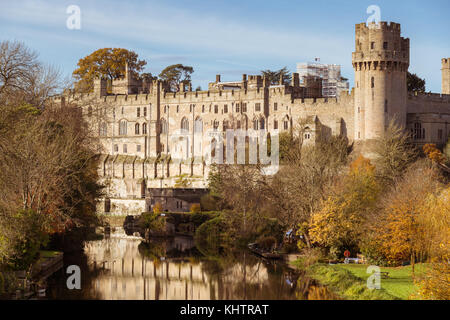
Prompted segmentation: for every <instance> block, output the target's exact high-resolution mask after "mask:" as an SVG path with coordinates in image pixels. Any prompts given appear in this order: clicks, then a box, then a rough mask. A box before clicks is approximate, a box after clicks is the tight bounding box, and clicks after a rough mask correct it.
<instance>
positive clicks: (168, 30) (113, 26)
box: [0, 0, 450, 92]
mask: <svg viewBox="0 0 450 320" xmlns="http://www.w3.org/2000/svg"><path fill="white" fill-rule="evenodd" d="M69 5H78V6H79V7H80V9H81V30H69V29H68V28H67V27H66V20H67V18H68V16H69V15H68V14H67V13H66V9H67V7H68V6H69ZM370 5H378V6H379V7H380V8H381V18H382V20H383V21H394V22H398V23H401V24H402V34H403V36H404V37H408V38H410V39H411V67H410V71H412V72H415V73H417V74H419V75H420V76H421V77H424V78H425V79H426V81H427V90H431V91H433V92H440V89H441V73H440V67H441V58H443V57H450V37H449V30H450V19H449V18H448V13H449V12H450V1H449V0H436V1H432V0H431V1H416V0H408V1H407V0H396V1H375V0H370V1H365V0H353V1H350V0H340V1H324V0H315V1H303V0H301V1H295V0H277V1H253V0H227V1H213V0H210V1H203V0H197V1H194V0H191V1H188V0H163V1H162V0H160V1H153V0H149V1H142V0H141V1H137V0H128V1H117V0H95V1H93V0H91V1H87V0H86V1H80V0H78V1H77V0H70V1H66V0H54V1H50V0H47V1H44V0H17V1H11V0H0V8H1V11H0V40H20V41H23V42H25V43H26V44H27V45H28V46H29V47H31V48H33V49H35V50H36V51H38V52H39V54H40V58H41V60H43V61H44V62H46V63H50V64H53V65H55V66H58V67H60V68H61V69H62V71H63V72H64V74H66V75H70V74H71V73H72V71H73V70H74V69H75V68H76V64H77V62H78V60H79V59H80V58H82V57H84V56H86V55H88V54H89V53H91V52H92V51H94V50H96V49H98V48H103V47H122V48H127V49H130V50H133V51H135V52H137V53H138V54H139V56H140V57H141V58H143V59H145V60H147V61H148V66H147V70H146V71H149V72H152V73H153V74H158V73H159V72H160V71H161V70H162V69H163V68H164V67H166V66H168V65H170V64H175V63H183V64H186V65H191V66H193V67H194V69H195V73H194V74H193V77H192V78H193V84H194V86H197V85H201V86H202V87H203V88H205V87H206V86H207V83H208V82H210V81H214V79H215V74H221V75H222V79H223V80H224V81H230V80H237V79H240V78H241V75H242V73H247V74H257V73H259V71H260V70H262V69H278V68H281V67H284V66H287V67H288V68H289V69H290V70H291V71H295V66H296V63H297V62H305V61H313V60H314V58H315V57H320V58H321V61H322V62H324V63H335V64H340V65H342V68H343V75H344V76H345V77H348V78H349V79H350V81H351V86H353V70H352V66H351V53H352V51H353V50H354V25H355V24H356V23H360V22H365V21H366V20H367V18H368V16H369V15H368V14H367V13H366V9H367V7H368V6H370Z"/></svg>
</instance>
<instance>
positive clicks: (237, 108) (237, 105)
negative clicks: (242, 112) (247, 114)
mask: <svg viewBox="0 0 450 320" xmlns="http://www.w3.org/2000/svg"><path fill="white" fill-rule="evenodd" d="M236 112H239V103H236Z"/></svg>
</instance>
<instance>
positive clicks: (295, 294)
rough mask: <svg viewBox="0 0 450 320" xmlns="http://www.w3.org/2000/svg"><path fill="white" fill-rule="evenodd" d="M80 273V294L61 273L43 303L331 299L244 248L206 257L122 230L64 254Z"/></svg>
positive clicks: (187, 243) (185, 243) (192, 248)
mask: <svg viewBox="0 0 450 320" xmlns="http://www.w3.org/2000/svg"><path fill="white" fill-rule="evenodd" d="M64 264H65V268H64V270H66V268H67V266H69V265H78V266H79V267H80V269H81V290H69V289H67V286H66V281H67V277H68V276H69V275H67V274H65V271H64V270H61V271H60V272H58V273H56V274H54V275H53V276H52V277H51V278H49V279H48V282H47V286H48V288H47V298H48V299H106V300H116V299H121V300H143V299H144V300H199V299H200V300H216V299H229V300H295V299H302V300H303V299H313V300H332V299H336V297H335V296H334V295H332V294H331V293H330V292H329V291H328V290H327V288H325V287H321V286H319V285H318V284H317V283H315V282H314V281H313V280H311V279H309V278H307V277H306V276H304V275H302V274H300V273H298V272H296V271H294V270H292V269H290V268H288V267H287V266H286V265H284V264H282V263H279V262H274V261H268V260H264V259H261V258H259V257H256V256H254V255H253V254H251V253H250V252H248V251H246V250H233V251H230V252H226V253H223V254H221V255H219V256H205V255H203V254H202V253H201V251H200V250H198V249H197V247H196V245H195V242H194V240H193V239H192V238H190V237H181V236H180V237H178V236H176V237H173V238H169V239H152V240H151V241H150V242H144V241H143V239H142V238H141V237H140V236H138V234H136V233H133V232H130V231H129V230H127V232H125V231H124V230H123V229H122V228H116V229H115V230H112V232H111V234H110V235H109V236H107V237H105V238H103V239H101V240H92V241H88V242H86V244H85V246H84V251H83V252H79V253H70V254H66V255H65V258H64Z"/></svg>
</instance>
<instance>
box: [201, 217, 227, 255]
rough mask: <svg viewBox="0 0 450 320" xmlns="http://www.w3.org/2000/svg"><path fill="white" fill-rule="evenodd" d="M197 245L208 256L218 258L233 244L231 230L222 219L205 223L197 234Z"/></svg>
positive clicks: (218, 218)
mask: <svg viewBox="0 0 450 320" xmlns="http://www.w3.org/2000/svg"><path fill="white" fill-rule="evenodd" d="M195 243H196V245H197V248H198V249H199V251H200V252H201V253H202V254H204V255H206V256H217V255H220V253H222V252H223V250H224V249H227V248H228V247H229V245H230V243H231V239H230V235H229V228H228V226H227V224H226V222H225V219H223V218H222V217H217V218H214V219H211V220H209V221H207V222H205V223H203V224H202V225H201V226H200V227H199V228H198V229H197V231H196V232H195Z"/></svg>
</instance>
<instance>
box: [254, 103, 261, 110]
mask: <svg viewBox="0 0 450 320" xmlns="http://www.w3.org/2000/svg"><path fill="white" fill-rule="evenodd" d="M259 111H261V103H256V104H255V112H259Z"/></svg>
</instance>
